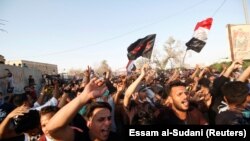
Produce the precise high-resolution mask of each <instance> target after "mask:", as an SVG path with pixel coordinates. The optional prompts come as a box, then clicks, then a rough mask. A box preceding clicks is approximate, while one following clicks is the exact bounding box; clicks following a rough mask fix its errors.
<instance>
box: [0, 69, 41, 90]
mask: <svg viewBox="0 0 250 141" xmlns="http://www.w3.org/2000/svg"><path fill="white" fill-rule="evenodd" d="M5 69H9V70H10V71H11V72H12V74H13V78H14V87H15V88H14V93H22V92H24V90H23V88H24V87H25V86H27V85H28V78H29V75H32V76H33V78H34V79H35V83H36V90H38V89H40V87H41V83H40V82H41V79H42V73H41V71H39V70H37V69H32V68H23V67H17V66H11V65H4V64H0V76H3V75H5V74H6V73H7V71H6V70H5ZM6 88H7V80H6V78H5V79H0V91H2V92H3V93H6Z"/></svg>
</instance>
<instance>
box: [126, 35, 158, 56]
mask: <svg viewBox="0 0 250 141" xmlns="http://www.w3.org/2000/svg"><path fill="white" fill-rule="evenodd" d="M155 37H156V34H151V35H148V36H146V37H144V38H141V39H138V40H137V41H135V42H134V43H132V44H131V45H130V46H129V47H128V49H127V50H128V54H127V56H128V59H129V60H136V59H137V58H138V57H140V56H142V57H145V58H148V59H150V57H151V54H152V51H153V47H154V42H155Z"/></svg>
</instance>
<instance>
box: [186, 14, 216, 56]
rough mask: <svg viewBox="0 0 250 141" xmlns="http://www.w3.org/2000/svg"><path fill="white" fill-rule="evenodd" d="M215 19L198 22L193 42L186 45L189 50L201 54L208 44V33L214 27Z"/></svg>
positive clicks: (190, 41)
mask: <svg viewBox="0 0 250 141" xmlns="http://www.w3.org/2000/svg"><path fill="white" fill-rule="evenodd" d="M212 22H213V19H212V18H207V19H206V20H203V21H201V22H198V23H197V24H196V26H195V29H194V35H193V38H192V39H191V40H189V41H188V42H187V43H186V46H187V50H189V49H191V50H193V51H195V52H197V53H199V52H200V51H201V50H202V48H203V47H204V46H205V44H206V40H207V36H208V32H209V30H210V28H211V26H212Z"/></svg>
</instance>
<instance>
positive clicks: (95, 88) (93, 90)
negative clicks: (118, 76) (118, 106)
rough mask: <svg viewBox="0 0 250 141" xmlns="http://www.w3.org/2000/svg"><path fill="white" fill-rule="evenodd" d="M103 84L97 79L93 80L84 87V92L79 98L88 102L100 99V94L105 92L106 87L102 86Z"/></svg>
mask: <svg viewBox="0 0 250 141" xmlns="http://www.w3.org/2000/svg"><path fill="white" fill-rule="evenodd" d="M103 84H104V82H103V81H102V80H99V79H97V78H93V79H91V80H90V82H89V83H88V84H87V85H86V86H85V88H84V91H83V92H82V93H81V95H80V96H81V98H83V99H86V98H87V101H88V100H91V99H94V98H97V97H101V96H102V94H103V93H104V92H105V91H106V90H107V87H106V86H105V85H103Z"/></svg>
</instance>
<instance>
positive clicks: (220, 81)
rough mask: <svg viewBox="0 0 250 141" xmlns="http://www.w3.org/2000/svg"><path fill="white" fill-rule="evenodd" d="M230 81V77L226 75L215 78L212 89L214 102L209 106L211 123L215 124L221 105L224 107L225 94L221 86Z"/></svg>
mask: <svg viewBox="0 0 250 141" xmlns="http://www.w3.org/2000/svg"><path fill="white" fill-rule="evenodd" d="M226 82H229V78H227V77H225V76H223V75H222V76H221V77H218V78H216V79H215V80H214V84H213V89H212V103H211V105H210V107H209V111H208V116H209V124H215V117H216V115H217V114H218V112H219V107H222V106H220V105H222V103H221V102H222V101H224V99H223V95H222V92H221V87H222V86H223V85H224V84H225V83H226Z"/></svg>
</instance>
